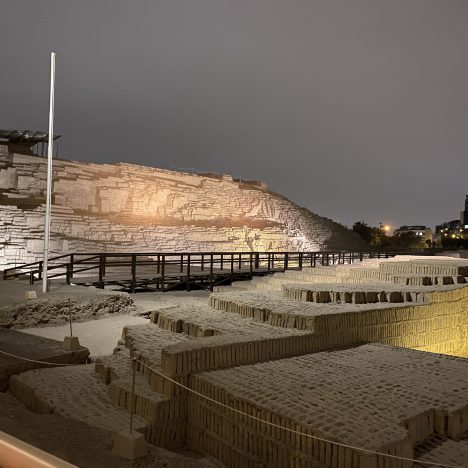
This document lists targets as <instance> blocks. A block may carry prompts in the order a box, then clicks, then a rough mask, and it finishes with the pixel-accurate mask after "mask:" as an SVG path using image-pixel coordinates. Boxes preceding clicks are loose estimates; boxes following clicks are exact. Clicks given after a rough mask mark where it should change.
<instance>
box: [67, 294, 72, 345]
mask: <svg viewBox="0 0 468 468" xmlns="http://www.w3.org/2000/svg"><path fill="white" fill-rule="evenodd" d="M68 318H69V320H70V336H73V328H72V313H71V299H70V298H68Z"/></svg>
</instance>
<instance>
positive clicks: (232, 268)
mask: <svg viewBox="0 0 468 468" xmlns="http://www.w3.org/2000/svg"><path fill="white" fill-rule="evenodd" d="M233 281H234V254H233V253H232V254H231V283H232V282H233Z"/></svg>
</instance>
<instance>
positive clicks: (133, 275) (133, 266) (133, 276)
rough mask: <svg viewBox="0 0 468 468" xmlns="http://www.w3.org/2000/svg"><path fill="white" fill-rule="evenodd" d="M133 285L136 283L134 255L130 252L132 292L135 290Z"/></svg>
mask: <svg viewBox="0 0 468 468" xmlns="http://www.w3.org/2000/svg"><path fill="white" fill-rule="evenodd" d="M135 285H136V255H135V254H132V284H131V286H130V287H131V291H132V293H134V292H135Z"/></svg>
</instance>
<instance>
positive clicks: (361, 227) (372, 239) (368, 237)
mask: <svg viewBox="0 0 468 468" xmlns="http://www.w3.org/2000/svg"><path fill="white" fill-rule="evenodd" d="M353 231H354V232H355V233H356V234H358V235H359V236H360V237H361V239H362V240H363V241H364V242H367V243H368V244H371V245H379V241H380V240H381V239H380V237H381V236H380V235H381V230H380V229H379V228H375V227H372V226H369V225H368V224H366V223H365V222H364V221H357V222H356V223H354V224H353Z"/></svg>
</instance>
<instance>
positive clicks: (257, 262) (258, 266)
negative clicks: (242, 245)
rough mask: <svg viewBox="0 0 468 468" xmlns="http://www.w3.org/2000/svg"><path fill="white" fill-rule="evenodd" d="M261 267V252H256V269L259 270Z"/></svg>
mask: <svg viewBox="0 0 468 468" xmlns="http://www.w3.org/2000/svg"><path fill="white" fill-rule="evenodd" d="M259 268H260V254H259V253H258V252H255V269H256V270H258V269H259Z"/></svg>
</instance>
